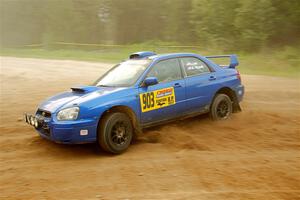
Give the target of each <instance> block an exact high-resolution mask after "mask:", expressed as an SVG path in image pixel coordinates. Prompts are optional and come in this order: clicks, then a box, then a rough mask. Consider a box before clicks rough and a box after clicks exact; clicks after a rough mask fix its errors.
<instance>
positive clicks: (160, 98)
mask: <svg viewBox="0 0 300 200" xmlns="http://www.w3.org/2000/svg"><path fill="white" fill-rule="evenodd" d="M140 102H141V109H142V112H148V111H150V110H155V109H159V108H163V107H166V106H170V105H173V104H175V103H176V100H175V93H174V88H173V87H169V88H164V89H160V90H154V91H151V92H146V93H142V94H140Z"/></svg>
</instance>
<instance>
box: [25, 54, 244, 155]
mask: <svg viewBox="0 0 300 200" xmlns="http://www.w3.org/2000/svg"><path fill="white" fill-rule="evenodd" d="M211 58H229V60H230V64H229V65H228V66H221V65H217V64H215V63H214V62H213V61H212V60H211ZM237 65H238V60H237V57H236V55H222V56H206V57H204V56H200V55H197V54H192V53H175V54H160V55H156V54H155V53H153V52H137V53H134V54H132V55H130V57H129V59H128V60H126V61H123V62H121V63H119V64H117V65H116V66H114V67H113V68H111V69H110V70H109V71H108V72H106V73H105V74H104V75H103V76H102V77H100V78H99V79H98V80H97V81H96V82H95V83H94V84H93V85H90V86H80V87H72V88H71V90H70V91H67V92H64V93H60V94H58V95H56V96H53V97H51V98H49V99H47V100H46V101H45V102H43V103H42V104H40V105H39V107H38V109H37V111H36V113H35V114H34V115H30V114H25V115H24V118H25V121H26V122H27V123H28V124H30V125H32V126H34V127H35V129H36V130H37V131H38V133H39V134H40V136H42V137H44V138H46V139H49V140H51V141H54V142H58V143H66V144H74V143H88V142H97V143H98V144H99V145H100V147H101V148H102V149H103V150H105V151H108V152H111V153H115V154H119V153H121V152H123V151H125V150H126V149H127V148H128V147H129V145H130V143H131V141H132V139H133V137H134V136H135V134H137V133H139V132H141V130H142V129H143V128H145V127H149V126H153V125H157V124H158V123H163V122H166V121H170V120H174V119H178V118H183V117H187V116H194V115H198V114H201V113H210V116H211V117H212V119H213V120H223V119H227V118H228V117H229V116H230V115H231V113H234V112H238V111H241V109H240V106H239V102H240V101H241V100H242V98H243V95H244V86H243V85H242V84H241V77H240V74H239V72H238V70H236V69H235V68H236V66H237Z"/></svg>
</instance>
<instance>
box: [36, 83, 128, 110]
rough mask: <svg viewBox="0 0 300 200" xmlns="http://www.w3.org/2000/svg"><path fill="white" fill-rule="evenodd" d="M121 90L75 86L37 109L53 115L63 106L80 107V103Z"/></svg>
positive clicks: (51, 98)
mask: <svg viewBox="0 0 300 200" xmlns="http://www.w3.org/2000/svg"><path fill="white" fill-rule="evenodd" d="M121 89H122V88H118V87H96V86H76V87H72V88H71V91H67V92H63V93H60V94H57V95H55V96H52V97H50V98H49V99H47V100H46V101H44V102H43V103H41V104H40V105H39V109H41V110H46V111H49V112H51V113H54V112H56V111H58V110H59V109H61V108H62V107H64V106H72V105H74V106H76V105H80V103H81V102H85V101H87V100H89V99H93V98H96V97H99V96H104V95H107V94H110V93H112V92H115V91H118V90H121ZM123 89H124V88H123Z"/></svg>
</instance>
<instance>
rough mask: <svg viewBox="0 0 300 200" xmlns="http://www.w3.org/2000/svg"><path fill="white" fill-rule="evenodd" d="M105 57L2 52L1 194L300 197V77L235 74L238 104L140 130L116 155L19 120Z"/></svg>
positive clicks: (83, 78) (87, 75)
mask: <svg viewBox="0 0 300 200" xmlns="http://www.w3.org/2000/svg"><path fill="white" fill-rule="evenodd" d="M108 67H109V65H108V64H103V63H88V62H75V61H57V60H41V59H21V58H10V57H2V58H1V73H0V79H1V105H0V106H1V107H0V108H1V110H0V116H1V118H0V119H1V121H0V122H1V124H0V199H212V200H218V199H243V200H245V199H262V200H266V199H272V200H273V199H286V200H293V199H300V82H299V79H298V80H297V79H287V78H275V77H267V76H250V75H243V76H242V79H243V83H244V84H245V86H246V96H245V100H244V102H243V103H242V108H243V112H241V113H238V114H235V115H233V117H232V119H230V120H228V121H224V122H212V121H210V119H208V118H207V116H201V117H194V118H191V119H186V120H183V121H179V122H175V123H170V124H167V125H164V126H160V127H157V128H153V129H149V130H146V131H145V133H144V135H143V136H142V137H140V139H139V140H138V141H137V142H136V144H134V145H132V146H131V147H130V149H129V150H128V151H127V152H126V153H125V154H122V155H119V156H111V155H108V154H105V153H100V154H99V153H97V151H96V150H95V146H94V145H73V146H72V145H59V144H54V143H52V142H49V141H46V140H44V139H42V138H40V137H39V136H38V135H37V133H36V132H35V131H34V130H33V128H31V127H29V126H28V125H26V124H25V123H24V122H23V121H22V113H23V112H25V111H29V112H30V111H31V112H33V111H34V110H35V109H36V106H37V105H38V103H39V102H41V101H42V100H44V99H45V98H46V97H48V96H51V95H53V94H55V93H57V92H60V91H64V90H67V89H68V88H70V87H71V86H74V85H78V84H88V83H91V82H92V81H93V80H95V79H96V78H98V77H99V75H100V74H101V73H103V72H104V71H105V70H106V69H107V68H108Z"/></svg>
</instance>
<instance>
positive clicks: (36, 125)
mask: <svg viewBox="0 0 300 200" xmlns="http://www.w3.org/2000/svg"><path fill="white" fill-rule="evenodd" d="M34 126H35V128H37V127H38V126H39V123H38V120H37V119H36V118H35V119H34Z"/></svg>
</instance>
